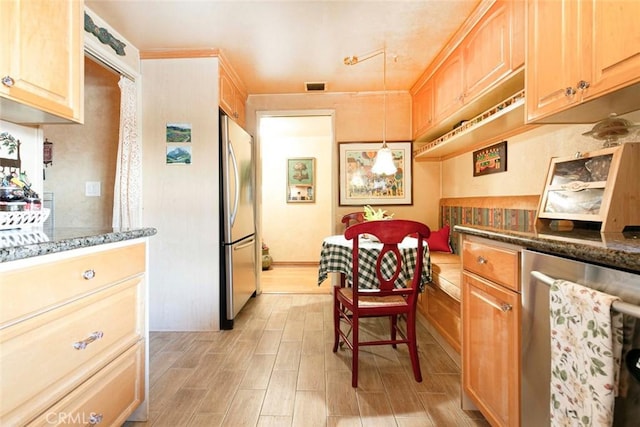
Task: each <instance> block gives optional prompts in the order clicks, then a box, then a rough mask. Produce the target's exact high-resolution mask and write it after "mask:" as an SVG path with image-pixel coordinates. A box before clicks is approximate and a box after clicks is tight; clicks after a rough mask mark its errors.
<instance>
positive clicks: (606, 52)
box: [526, 0, 640, 123]
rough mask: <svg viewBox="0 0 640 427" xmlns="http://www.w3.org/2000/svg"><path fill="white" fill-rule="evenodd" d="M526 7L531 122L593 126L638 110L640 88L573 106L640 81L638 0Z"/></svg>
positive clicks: (540, 2) (534, 1) (544, 2)
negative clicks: (610, 99) (609, 99)
mask: <svg viewBox="0 0 640 427" xmlns="http://www.w3.org/2000/svg"><path fill="white" fill-rule="evenodd" d="M528 8H529V11H528V21H529V22H528V24H529V25H528V34H527V43H528V54H527V61H526V68H527V75H528V76H530V78H529V79H528V80H527V87H526V94H527V96H526V99H527V101H526V114H527V120H528V121H530V122H540V123H554V122H558V123H562V122H594V121H597V120H600V119H603V118H605V117H606V116H607V115H608V114H609V113H613V112H615V113H618V114H622V113H625V112H628V111H631V110H630V108H631V109H637V106H638V104H637V95H638V93H640V92H639V91H638V90H636V91H635V92H629V93H625V94H624V96H621V97H620V98H618V99H616V102H615V103H608V104H607V105H604V104H590V105H588V106H585V108H583V109H574V108H572V107H575V106H577V105H580V104H584V103H587V102H588V101H592V100H594V99H596V98H599V97H602V96H603V95H607V94H610V93H612V92H613V91H616V90H618V89H621V88H625V87H628V86H629V85H632V84H635V83H638V82H640V72H639V71H638V70H640V47H639V46H640V45H639V44H638V42H637V41H638V39H639V38H640V26H638V22H637V17H638V16H639V15H640V2H636V1H623V0H614V1H610V0H593V1H579V2H577V1H573V0H561V1H549V0H531V1H529V3H528ZM630 97H632V98H631V99H629V98H630ZM633 107H635V108H633ZM611 108H616V109H618V111H610V109H611ZM569 109H570V110H569ZM625 110H626V111H625ZM561 112H563V113H564V114H558V113H561Z"/></svg>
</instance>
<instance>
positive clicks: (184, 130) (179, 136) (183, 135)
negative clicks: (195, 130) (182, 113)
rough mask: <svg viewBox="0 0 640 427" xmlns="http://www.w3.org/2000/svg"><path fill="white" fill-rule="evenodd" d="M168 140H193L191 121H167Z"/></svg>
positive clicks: (166, 132)
mask: <svg viewBox="0 0 640 427" xmlns="http://www.w3.org/2000/svg"><path fill="white" fill-rule="evenodd" d="M165 134H166V139H167V142H183V143H184V142H191V123H167V125H166V128H165Z"/></svg>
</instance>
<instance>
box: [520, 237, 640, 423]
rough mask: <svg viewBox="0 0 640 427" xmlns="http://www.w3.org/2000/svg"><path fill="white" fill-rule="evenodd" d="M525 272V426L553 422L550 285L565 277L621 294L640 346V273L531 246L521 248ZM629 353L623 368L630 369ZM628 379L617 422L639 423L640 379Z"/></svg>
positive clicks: (627, 319)
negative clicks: (537, 249)
mask: <svg viewBox="0 0 640 427" xmlns="http://www.w3.org/2000/svg"><path fill="white" fill-rule="evenodd" d="M522 275H523V277H522V296H521V298H522V359H521V363H522V366H521V368H522V369H521V370H522V374H521V396H520V399H521V401H520V403H521V415H520V420H521V426H522V427H541V426H549V425H550V416H549V413H550V405H549V394H550V392H549V387H550V383H551V349H550V340H551V338H550V331H549V323H550V321H549V284H550V283H552V282H553V280H555V279H563V280H568V281H571V282H574V283H579V284H581V285H583V286H587V287H590V288H593V289H597V290H599V291H602V292H605V293H607V294H610V295H616V296H619V297H620V298H621V299H622V300H623V301H624V303H615V304H614V308H615V309H617V310H618V311H621V312H623V313H625V325H628V324H629V323H630V326H633V324H634V322H635V325H636V326H637V327H635V328H633V327H632V328H630V330H632V331H633V332H632V333H628V331H627V335H630V336H625V339H631V340H632V346H631V347H632V348H640V320H638V316H639V315H640V309H639V308H638V305H640V275H638V274H634V273H630V272H625V271H619V270H615V269H612V268H607V267H602V266H597V265H594V264H588V263H585V262H580V261H575V260H571V259H566V258H561V257H558V256H554V255H548V254H543V253H539V252H534V251H529V250H524V251H523V252H522ZM627 322H629V323H627ZM626 330H627V328H626V327H625V331H626ZM624 356H625V355H624V354H623V359H622V363H621V369H627V367H626V364H625V360H624ZM628 382H629V389H628V393H627V395H626V397H618V398H616V404H615V410H614V423H613V425H614V426H617V427H621V426H625V427H626V426H637V425H638V423H639V420H640V381H638V380H637V379H635V378H634V377H633V376H632V375H629V381H628Z"/></svg>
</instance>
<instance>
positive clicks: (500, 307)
mask: <svg viewBox="0 0 640 427" xmlns="http://www.w3.org/2000/svg"><path fill="white" fill-rule="evenodd" d="M471 295H473V296H474V297H478V298H479V299H481V300H482V301H484V302H486V303H487V304H489V305H490V306H491V307H493V308H495V309H497V310H500V311H502V312H503V313H506V312H507V311H511V310H512V309H513V306H512V305H511V304H507V303H506V302H503V303H501V304H498V303H495V302H493V301H491V300H490V299H489V298H487V297H485V296H484V295H481V294H479V293H477V292H474V291H471Z"/></svg>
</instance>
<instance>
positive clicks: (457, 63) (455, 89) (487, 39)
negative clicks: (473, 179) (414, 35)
mask: <svg viewBox="0 0 640 427" xmlns="http://www.w3.org/2000/svg"><path fill="white" fill-rule="evenodd" d="M524 24H525V6H524V3H523V2H513V1H506V0H498V1H492V0H486V1H483V2H481V3H480V5H479V6H478V9H477V10H476V11H475V12H474V14H473V15H472V16H470V18H469V20H468V21H467V22H466V23H465V25H463V27H462V28H461V29H460V31H459V32H458V33H457V34H456V35H455V36H454V38H453V39H452V42H451V43H450V44H449V45H448V46H445V48H444V49H443V51H442V52H441V54H440V55H439V56H438V58H436V60H435V61H434V63H433V64H432V65H431V66H430V67H429V68H428V69H427V70H426V71H425V73H424V74H423V77H422V78H421V79H420V80H419V81H418V83H416V85H414V87H413V88H412V89H411V93H412V97H413V114H414V115H413V123H414V127H413V131H414V133H413V139H414V140H415V142H416V144H415V147H416V151H415V154H416V157H417V158H426V159H437V158H442V157H443V156H446V155H455V154H457V153H459V152H462V151H465V150H468V149H469V148H470V145H469V144H470V143H471V142H474V143H475V144H477V143H478V138H476V137H475V136H477V135H476V134H475V133H473V132H472V131H469V132H466V133H465V135H466V137H463V138H462V139H461V138H459V135H458V134H456V136H454V137H451V138H449V137H448V136H447V134H448V133H449V132H451V131H452V130H453V129H454V126H457V125H458V124H460V123H462V122H466V123H467V126H469V125H472V124H473V125H474V126H475V125H479V126H485V125H486V124H487V123H489V122H493V120H484V119H487V118H488V116H487V115H486V114H485V111H493V112H498V113H499V114H500V115H502V114H504V113H507V112H508V111H511V110H513V109H514V108H513V107H512V108H509V109H508V110H504V111H503V107H504V102H508V104H507V105H509V106H511V105H512V101H511V99H512V98H513V97H514V96H515V98H516V99H517V101H518V104H524V100H523V99H522V96H521V95H520V94H519V93H520V92H521V91H522V90H523V88H524V72H523V64H524V47H525V39H524ZM430 85H431V87H430ZM429 93H431V94H432V95H431V97H430V96H429ZM516 94H517V96H516ZM429 104H432V106H430V105H429ZM522 110H523V108H522V109H520V110H518V111H517V112H516V113H517V114H519V118H518V119H517V120H513V119H511V120H509V121H508V123H507V122H504V121H503V122H501V124H500V125H498V126H497V127H495V128H494V129H492V130H489V131H488V132H487V131H486V129H485V132H484V133H483V136H482V139H483V140H484V138H490V137H491V136H497V135H503V134H504V132H505V131H510V129H507V128H506V127H505V125H508V126H509V127H511V126H513V125H515V126H522V125H523V124H524V114H523V112H522ZM425 115H429V118H427V117H426V116H425ZM431 117H433V118H431ZM480 120H484V123H482V124H480ZM471 122H473V123H471ZM496 123H498V122H494V124H496ZM459 130H461V129H459ZM472 133H473V135H474V136H471V134H472ZM480 142H482V141H480Z"/></svg>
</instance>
